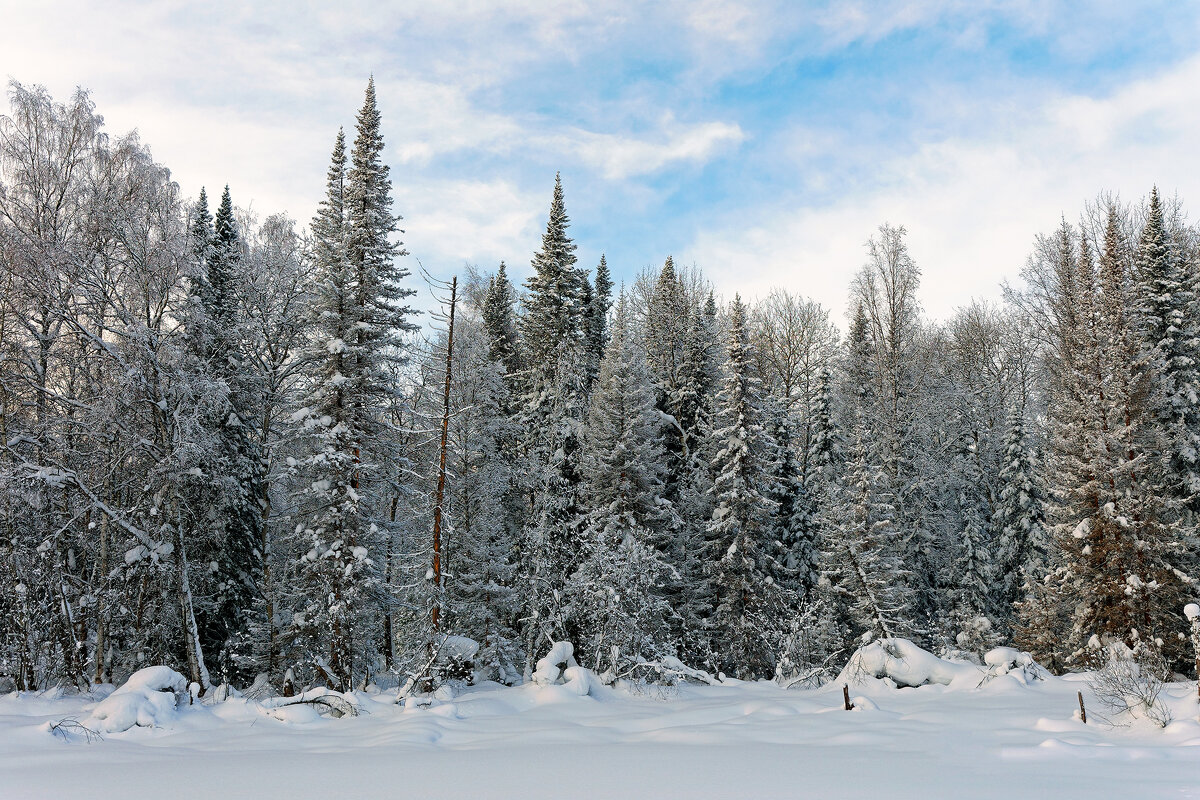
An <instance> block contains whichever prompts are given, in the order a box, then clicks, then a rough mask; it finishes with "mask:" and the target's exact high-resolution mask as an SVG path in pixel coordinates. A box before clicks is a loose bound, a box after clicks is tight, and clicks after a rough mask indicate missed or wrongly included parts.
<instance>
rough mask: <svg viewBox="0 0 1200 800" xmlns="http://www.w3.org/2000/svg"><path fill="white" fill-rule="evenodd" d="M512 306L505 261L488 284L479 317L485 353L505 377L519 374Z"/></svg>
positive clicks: (513, 298) (513, 302) (514, 299)
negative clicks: (499, 365) (501, 367)
mask: <svg viewBox="0 0 1200 800" xmlns="http://www.w3.org/2000/svg"><path fill="white" fill-rule="evenodd" d="M515 304H516V297H515V296H514V293H513V285H512V283H511V282H510V281H509V280H508V273H507V272H506V271H505V267H504V262H503V261H501V262H500V268H499V269H497V270H496V274H495V275H493V276H492V278H491V279H490V280H489V281H488V288H487V293H486V294H485V295H484V300H483V310H482V315H483V326H484V329H485V330H486V332H487V336H488V341H489V343H490V344H489V350H488V353H489V355H490V356H491V359H492V361H495V362H498V363H500V364H501V365H502V366H503V367H504V372H505V374H506V375H516V374H517V373H518V372H519V371H520V359H519V357H518V352H517V344H518V342H517V327H516V319H515V318H514V316H513V306H514V305H515Z"/></svg>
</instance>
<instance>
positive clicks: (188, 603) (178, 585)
mask: <svg viewBox="0 0 1200 800" xmlns="http://www.w3.org/2000/svg"><path fill="white" fill-rule="evenodd" d="M171 504H172V506H173V507H172V509H171V518H172V521H173V523H174V524H173V525H172V526H171V527H172V529H173V530H172V533H173V534H174V537H175V542H174V545H175V552H174V556H175V596H176V600H177V601H178V603H179V614H180V617H181V618H182V620H183V635H184V650H185V652H186V653H187V660H188V677H189V679H190V680H191V681H192V682H193V683H198V684H200V694H201V695H203V694H204V693H205V692H207V691H208V688H209V678H208V668H207V667H206V666H205V665H204V652H203V651H202V650H201V648H200V629H199V626H198V625H197V624H196V613H195V610H194V609H193V607H192V585H191V583H190V581H189V580H188V563H187V552H186V550H185V549H184V541H183V524H182V520H181V519H180V512H179V498H178V497H176V498H174V499H173V500H172V501H171Z"/></svg>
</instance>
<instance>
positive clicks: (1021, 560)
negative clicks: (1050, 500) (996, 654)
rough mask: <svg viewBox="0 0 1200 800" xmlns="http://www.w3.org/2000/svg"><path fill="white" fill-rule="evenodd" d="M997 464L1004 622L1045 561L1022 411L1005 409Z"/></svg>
mask: <svg viewBox="0 0 1200 800" xmlns="http://www.w3.org/2000/svg"><path fill="white" fill-rule="evenodd" d="M1006 428H1007V431H1006V434H1005V441H1004V462H1003V465H1002V466H1001V468H1000V499H999V502H998V503H997V505H996V513H995V515H994V517H993V520H992V524H993V527H994V529H995V531H996V574H997V578H998V580H999V582H1000V585H999V587H998V589H999V609H998V610H999V613H1000V616H1001V619H1002V621H1005V622H1007V621H1008V619H1009V618H1011V615H1012V613H1013V605H1014V604H1015V603H1016V602H1017V601H1018V600H1020V599H1021V591H1022V587H1023V586H1024V585H1025V583H1026V581H1027V580H1028V579H1029V578H1031V577H1032V578H1035V579H1036V578H1038V577H1040V576H1041V575H1042V574H1043V571H1044V569H1045V564H1046V545H1047V541H1046V532H1045V528H1046V497H1045V492H1044V490H1043V488H1042V484H1041V477H1040V475H1038V473H1037V471H1036V470H1035V468H1034V463H1033V458H1032V454H1031V452H1030V449H1029V443H1028V441H1027V440H1026V435H1025V413H1024V410H1023V409H1022V408H1021V407H1020V406H1019V405H1015V404H1014V405H1013V407H1012V408H1011V409H1010V410H1009V413H1008V420H1007V425H1006Z"/></svg>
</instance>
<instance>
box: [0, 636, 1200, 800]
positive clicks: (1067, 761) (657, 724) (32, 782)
mask: <svg viewBox="0 0 1200 800" xmlns="http://www.w3.org/2000/svg"><path fill="white" fill-rule="evenodd" d="M879 644H880V646H879V647H868V648H866V649H865V654H864V655H863V658H862V659H861V660H863V661H866V660H868V659H869V658H871V657H877V659H878V663H879V664H880V665H883V666H887V667H888V669H889V670H895V671H896V672H897V673H898V674H900V666H899V665H898V664H897V663H896V662H897V661H899V660H900V659H898V658H897V657H895V656H888V657H887V658H884V657H883V655H881V651H882V647H881V644H882V643H879ZM896 646H897V648H898V649H899V650H901V651H903V652H904V657H905V660H906V663H907V666H906V667H904V669H905V670H906V671H905V672H903V673H902V674H905V675H907V676H908V677H909V678H910V679H911V680H912V681H917V680H919V679H920V678H921V677H922V676H921V675H919V674H918V672H925V673H928V675H927V677H930V678H933V677H938V678H941V679H943V680H945V679H947V678H948V679H949V680H950V683H951V684H952V685H949V686H947V685H938V684H937V683H936V682H930V683H928V684H927V685H924V686H921V687H918V688H899V687H898V686H893V685H890V683H889V682H888V681H887V680H866V681H864V682H861V683H859V684H856V685H855V687H854V689H853V691H852V695H851V699H852V701H853V703H854V706H855V708H854V711H853V712H851V713H846V712H845V711H843V710H842V687H841V685H838V684H830V685H827V686H825V687H822V688H819V689H794V690H784V689H782V688H780V687H779V686H778V685H776V684H774V683H771V682H741V681H726V682H724V683H723V684H720V685H715V686H709V685H698V684H681V685H679V686H675V687H649V686H641V687H638V686H629V687H626V688H620V687H618V688H615V689H604V690H603V691H600V692H595V693H591V694H589V695H588V696H579V695H577V694H575V693H574V692H569V691H565V690H564V685H563V684H561V683H558V682H557V681H558V680H560V678H554V680H555V681H556V682H554V683H551V684H548V685H542V684H537V683H531V684H526V685H523V686H517V687H511V688H510V687H503V686H500V685H499V684H495V683H486V684H482V685H479V686H470V687H465V688H463V689H462V690H461V691H460V692H459V693H458V695H457V696H453V697H450V696H447V697H446V698H444V699H439V700H437V702H431V703H429V704H426V705H425V706H423V707H422V706H418V705H411V706H410V705H404V706H401V705H396V704H395V697H396V695H395V690H388V691H385V692H378V691H376V692H370V693H364V692H351V693H346V694H344V695H341V698H342V699H344V700H346V701H347V702H350V701H353V703H354V704H355V705H356V706H357V707H358V708H359V709H360V710H361V713H360V714H359V715H358V716H345V717H342V718H334V717H333V716H332V715H327V714H322V713H319V709H318V708H314V707H313V706H312V705H309V704H300V705H293V706H286V707H282V708H278V707H277V708H264V706H263V704H260V703H258V702H255V701H254V700H252V699H249V698H245V697H236V696H230V697H229V699H227V700H225V701H224V702H219V703H213V704H212V705H208V704H205V703H196V704H194V705H191V706H188V705H187V704H186V703H185V704H183V705H181V706H179V707H178V708H175V707H174V706H173V705H172V697H173V695H172V694H171V693H168V692H160V691H158V690H157V689H156V687H165V688H167V689H171V690H174V689H175V688H177V687H180V686H182V678H181V677H180V676H178V675H177V674H173V673H171V672H170V671H165V672H164V671H162V670H161V669H155V670H151V671H147V672H144V673H139V675H138V676H137V678H136V680H135V681H131V682H130V683H129V684H126V686H124V687H122V689H121V690H119V691H120V692H121V693H122V695H124V696H129V695H131V694H134V693H135V690H136V692H137V693H139V694H140V693H141V692H143V691H146V692H157V693H158V694H161V695H162V696H163V698H164V699H165V700H166V707H168V708H170V714H169V716H168V715H163V716H162V717H159V718H158V719H157V722H158V724H159V725H160V727H158V728H154V729H147V728H145V727H136V726H134V727H130V728H129V729H128V730H126V731H124V732H114V733H105V735H104V739H103V740H102V741H93V742H92V743H91V744H88V743H86V741H85V740H84V739H83V738H82V737H72V738H70V739H64V738H63V737H59V736H55V735H53V734H51V733H48V732H47V729H48V728H49V726H50V724H52V723H54V722H57V721H59V720H62V719H64V718H70V717H74V718H77V719H80V720H81V721H83V722H84V723H85V724H88V725H89V726H92V725H94V723H93V722H90V721H89V720H88V718H87V713H88V710H89V709H90V708H91V707H92V706H93V705H95V706H96V709H97V710H99V708H100V707H101V706H106V707H111V703H108V701H101V702H100V703H99V704H97V697H96V696H89V695H70V694H64V693H63V692H61V691H57V690H56V691H51V692H44V693H30V692H26V693H21V694H16V693H14V694H8V695H3V696H0V787H2V788H0V796H3V797H4V798H5V799H6V800H8V798H14V800H21V799H23V798H43V797H73V796H76V795H78V794H79V793H80V791H81V787H86V794H87V796H88V797H89V799H90V800H107V799H108V798H119V799H120V800H126V799H127V798H130V797H161V796H170V797H171V798H172V800H189V799H190V798H211V797H255V798H265V799H270V798H300V797H385V796H393V795H394V794H396V793H397V792H398V791H400V792H401V793H402V794H403V795H404V796H406V797H449V796H453V797H487V798H516V797H520V798H522V799H523V800H537V798H559V797H562V796H563V795H564V793H566V794H569V795H570V796H572V797H578V798H595V797H607V798H616V797H687V798H690V799H692V800H707V799H708V798H746V797H754V798H796V797H829V798H842V797H862V798H881V797H887V798H889V800H906V799H907V798H922V800H924V799H925V798H932V797H971V798H1005V800H1007V799H1008V798H1012V797H1028V798H1034V797H1055V798H1087V799H1088V800H1095V798H1102V797H1137V798H1159V797H1162V798H1180V797H1189V796H1190V797H1194V796H1197V793H1198V792H1197V787H1198V783H1197V775H1200V722H1198V721H1197V707H1196V699H1195V684H1194V682H1186V683H1175V684H1168V685H1167V687H1166V689H1165V691H1164V696H1165V701H1166V702H1167V703H1168V704H1169V705H1170V707H1171V709H1172V712H1173V716H1174V718H1175V721H1174V722H1172V723H1170V724H1169V725H1168V726H1167V727H1166V728H1165V729H1162V728H1158V727H1157V726H1155V725H1153V724H1152V723H1149V722H1146V721H1144V720H1137V721H1133V722H1131V723H1130V724H1128V725H1124V726H1112V725H1109V724H1105V723H1104V722H1103V721H1102V720H1098V719H1097V720H1093V718H1092V714H1093V711H1095V712H1097V713H1099V711H1100V705H1099V703H1098V702H1097V701H1096V698H1095V695H1094V694H1092V692H1091V688H1090V684H1089V682H1088V679H1089V676H1088V675H1086V674H1081V675H1070V676H1067V677H1065V678H1057V677H1052V676H1051V677H1047V678H1046V679H1045V680H1042V681H1034V682H1030V683H1023V682H1022V681H1020V680H1013V679H1010V677H1009V676H1000V677H996V678H994V679H992V680H989V681H987V682H985V683H983V685H976V684H978V679H979V678H980V677H982V675H983V672H984V670H983V668H981V667H978V666H973V667H972V669H973V670H974V676H975V680H974V681H965V680H962V679H958V680H956V678H958V675H959V674H960V671H961V674H964V675H965V674H967V673H966V668H965V667H964V666H963V665H955V664H951V665H950V666H947V662H945V661H944V660H942V659H936V658H934V657H932V656H929V655H928V654H922V653H923V651H920V652H918V651H915V650H909V648H907V647H905V646H904V645H902V644H897V645H896ZM551 655H552V656H556V657H559V658H565V660H567V661H568V662H569V661H570V660H572V654H571V652H570V649H569V648H567V647H566V646H565V644H564V645H559V646H557V648H556V652H554V653H552V654H551ZM989 655H990V657H989V658H988V659H987V661H988V662H989V669H994V668H997V667H1004V666H1008V663H1015V662H1017V661H1019V660H1020V654H1017V655H1016V656H1014V655H1013V654H1012V653H1011V652H1008V653H1005V652H996V651H993V653H992V654H989ZM1010 657H1011V658H1012V659H1013V661H1012V662H1008V659H1009V658H1010ZM1002 662H1007V663H1002ZM560 663H562V662H561V661H559V662H554V659H553V658H547V659H543V664H545V665H549V666H551V667H553V668H554V669H555V670H557V666H556V664H560ZM549 674H550V677H552V678H553V677H554V676H555V675H556V674H557V672H556V671H555V672H550V673H549ZM968 684H969V685H968ZM1077 691H1082V693H1083V696H1084V699H1085V702H1086V703H1087V705H1088V711H1089V714H1088V724H1086V725H1085V724H1083V723H1082V722H1080V721H1079V720H1078V719H1076V718H1074V716H1073V715H1074V714H1075V713H1076V712H1077V710H1078V706H1077V703H1078V701H1077V699H1076V696H1075V693H1076V692H1077ZM98 694H103V692H100V693H98ZM122 695H118V694H117V693H115V692H114V693H113V695H112V696H110V697H109V698H108V700H112V699H113V698H114V697H119V696H122ZM293 699H294V698H293ZM268 705H274V701H273V702H272V703H269V704H268ZM549 753H552V756H551V757H547V755H548V754H549ZM398 787H403V788H402V790H401V789H400V788H398ZM566 787H569V789H568V788H566Z"/></svg>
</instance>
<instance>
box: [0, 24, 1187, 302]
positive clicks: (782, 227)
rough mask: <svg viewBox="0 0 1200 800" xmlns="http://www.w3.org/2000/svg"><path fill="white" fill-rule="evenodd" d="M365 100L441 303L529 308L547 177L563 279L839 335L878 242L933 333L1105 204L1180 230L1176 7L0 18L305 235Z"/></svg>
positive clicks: (193, 164)
mask: <svg viewBox="0 0 1200 800" xmlns="http://www.w3.org/2000/svg"><path fill="white" fill-rule="evenodd" d="M370 75H374V77H375V81H376V84H377V90H378V94H379V104H380V110H381V113H382V115H383V132H384V136H385V139H386V142H387V149H386V153H385V158H386V160H387V162H388V163H389V165H390V166H391V175H392V180H393V183H394V195H395V210H396V212H397V213H399V214H401V215H402V216H403V217H404V221H403V222H402V226H403V227H404V229H405V233H404V235H403V237H402V238H403V240H404V242H405V245H406V247H407V249H408V250H409V252H410V254H411V255H410V256H408V257H407V260H408V262H409V266H410V267H411V268H413V271H414V272H416V266H417V261H418V260H419V262H420V264H421V265H423V266H424V267H425V268H426V269H427V270H429V271H430V272H431V273H432V274H434V275H438V276H445V277H448V276H449V275H451V274H454V273H456V272H458V273H461V271H462V270H463V268H464V265H466V264H474V265H477V266H478V267H479V268H481V269H483V270H485V271H486V270H491V269H494V268H495V266H496V265H497V264H498V263H499V262H500V261H501V260H504V261H506V262H507V264H508V265H509V269H510V274H511V275H513V276H514V277H515V278H517V279H524V278H525V277H526V276H527V275H528V273H529V269H530V268H529V261H530V258H531V257H532V255H533V253H534V252H535V250H536V249H537V247H538V244H539V242H540V236H541V231H542V229H543V228H544V226H545V220H546V216H547V212H548V210H549V204H550V196H551V192H552V190H553V185H554V176H555V173H556V172H561V174H562V180H563V186H564V191H565V195H566V204H567V211H568V214H569V215H570V217H571V219H572V227H571V232H572V234H573V235H574V237H575V239H576V242H577V244H578V255H579V258H580V261H581V263H583V264H584V265H587V266H592V265H594V264H595V263H596V262H597V261H598V260H599V258H600V255H601V253H604V254H606V255H607V261H608V264H609V265H610V267H611V268H612V269H613V272H614V274H615V277H616V278H617V279H618V280H625V281H631V280H633V278H634V277H635V276H636V275H637V274H638V273H639V272H640V271H642V270H643V269H645V268H646V267H648V266H653V267H655V268H657V267H658V266H659V265H661V263H662V261H663V260H664V259H665V258H666V257H667V255H673V257H674V259H675V261H676V262H677V263H683V264H688V265H691V264H694V265H696V266H697V267H699V268H700V269H701V270H703V272H704V273H705V275H706V276H707V277H709V278H710V279H711V280H712V282H713V283H714V285H715V287H716V289H717V291H718V292H719V293H720V294H722V295H724V296H726V297H728V296H732V294H733V293H735V292H739V293H741V294H742V296H743V297H745V298H751V299H753V298H756V297H761V296H763V295H764V294H765V293H766V292H768V291H769V290H770V289H772V288H775V287H779V288H784V289H787V290H789V291H791V292H794V293H797V294H801V295H806V296H809V297H812V298H814V299H816V300H817V301H819V302H821V303H822V304H823V305H824V306H825V307H826V308H828V309H830V310H831V311H832V312H833V315H834V318H835V320H837V321H839V322H840V321H841V319H842V315H843V313H844V311H845V308H846V302H847V287H848V285H849V282H850V280H851V278H852V277H853V275H854V274H855V273H856V272H857V271H858V269H860V268H861V266H862V264H863V262H864V261H865V252H866V251H865V243H866V241H867V240H868V238H869V237H870V236H871V235H872V233H873V232H874V231H875V230H876V229H877V227H878V226H879V225H880V224H882V223H885V222H886V223H890V224H892V225H903V226H905V228H906V229H907V231H908V238H907V240H908V245H909V250H910V253H911V254H912V256H913V258H914V260H915V261H916V263H917V265H918V266H919V267H920V268H921V270H922V276H923V283H922V291H921V299H922V303H923V305H924V308H925V310H926V311H927V313H928V314H929V315H930V316H932V317H934V318H938V319H945V318H947V317H948V316H950V315H951V314H953V312H954V310H955V309H956V308H958V307H960V306H963V305H966V304H967V303H969V302H971V301H972V299H981V300H996V299H998V298H999V297H1000V291H999V287H1000V285H1001V282H1002V281H1005V280H1009V281H1015V280H1016V279H1017V277H1018V274H1019V272H1020V269H1021V267H1022V265H1023V264H1024V262H1025V259H1026V257H1027V254H1028V253H1029V252H1030V250H1031V248H1032V243H1033V239H1034V237H1035V235H1036V234H1038V233H1039V232H1045V231H1048V230H1051V229H1053V228H1054V227H1055V226H1056V225H1057V224H1058V222H1059V220H1060V219H1061V218H1062V217H1063V216H1064V215H1065V216H1066V217H1067V218H1068V219H1070V218H1075V217H1077V216H1078V215H1079V214H1080V212H1081V211H1082V209H1083V206H1084V204H1085V202H1086V201H1088V200H1089V199H1092V198H1094V197H1095V196H1096V195H1097V194H1098V193H1099V192H1101V191H1113V192H1117V193H1119V195H1120V196H1121V197H1122V198H1123V199H1124V200H1127V201H1130V202H1137V201H1139V200H1140V199H1141V198H1142V197H1143V196H1144V195H1145V194H1146V193H1147V192H1148V191H1149V189H1150V187H1151V186H1152V185H1155V184H1156V185H1158V186H1159V188H1160V191H1162V192H1164V193H1166V194H1167V195H1173V194H1178V195H1179V196H1180V197H1181V198H1182V199H1183V200H1184V203H1185V205H1186V203H1187V201H1188V199H1189V198H1197V199H1195V200H1193V202H1200V146H1198V144H1197V132H1198V131H1200V4H1195V3H1189V2H1178V0H1169V1H1164V2H1159V0H1145V1H1144V2H1132V1H1131V0H1124V1H1122V2H1117V1H1113V2H1109V1H1108V0H1097V1H1096V2H1066V0H1063V1H1061V2H1060V1H1059V0H1014V1H1013V2H990V1H989V0H908V1H907V2H900V1H897V2H887V1H886V0H880V2H830V1H829V0H811V1H810V0H792V2H787V1H786V0H783V1H780V2H776V1H775V0H761V1H759V0H746V1H745V2H727V1H726V0H687V1H683V2H676V1H675V0H661V1H660V2H645V3H634V2H624V1H623V0H611V1H610V0H590V1H587V0H578V1H567V2H525V3H512V2H496V1H494V0H459V1H458V2H454V1H453V0H446V2H435V3H430V2H415V1H414V2H401V3H385V2H378V0H376V1H375V2H366V1H361V0H343V1H342V2H338V3H329V2H323V3H305V2H286V3H270V2H256V3H247V2H225V1H224V0H211V1H210V2H203V3H187V2H171V1H170V0H155V2H136V3H135V2H107V3H95V2H54V1H53V0H50V1H49V2H42V3H31V2H25V1H24V0H0V76H4V77H7V78H10V79H13V80H16V81H19V82H21V83H25V84H42V85H44V86H46V87H48V88H49V89H50V91H51V92H52V93H53V94H54V95H55V97H58V98H62V99H66V98H67V96H68V94H69V93H70V92H71V90H72V89H73V88H74V87H75V86H77V85H78V86H82V87H84V88H86V89H88V90H90V91H91V93H92V98H93V100H94V102H95V103H96V105H97V107H98V110H99V111H100V113H101V114H103V115H104V117H105V119H106V121H107V127H108V130H109V132H110V133H112V134H119V133H124V132H126V131H129V130H131V129H134V128H136V129H137V130H138V131H139V134H140V135H141V137H142V139H143V140H144V141H145V142H146V143H148V144H149V145H150V147H151V149H152V151H153V153H154V155H155V158H156V159H157V160H158V161H160V162H162V163H164V164H166V165H167V166H168V167H170V168H171V170H172V175H173V177H174V178H175V180H177V181H178V182H179V184H180V186H181V188H182V190H183V191H184V193H185V194H186V195H187V196H188V197H194V196H195V195H196V194H198V192H199V190H200V187H201V186H206V187H207V188H208V190H209V193H210V194H216V193H217V192H218V191H219V190H220V188H221V187H222V186H224V185H225V184H226V183H228V184H229V185H230V187H231V192H232V194H233V197H234V200H235V202H236V203H238V204H239V205H242V206H248V207H250V208H251V209H252V210H253V211H255V212H256V213H257V214H259V215H260V216H265V215H267V214H271V213H275V212H279V211H286V212H287V213H288V214H290V215H291V216H292V217H294V218H295V219H297V220H299V221H300V222H301V223H302V224H307V222H308V220H309V219H311V217H312V214H313V212H314V211H315V209H316V206H317V203H318V202H319V201H320V199H321V195H322V191H323V184H324V174H325V171H326V169H327V167H328V161H329V154H330V151H331V150H332V146H333V140H334V137H335V135H336V133H337V130H338V128H339V126H345V127H346V128H347V131H348V132H349V131H350V130H351V129H352V127H353V124H354V115H355V112H356V111H357V109H358V108H359V107H360V106H361V104H362V97H363V91H364V89H365V86H366V83H367V79H368V77H369V76H370ZM5 106H6V104H0V108H3V107H5Z"/></svg>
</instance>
